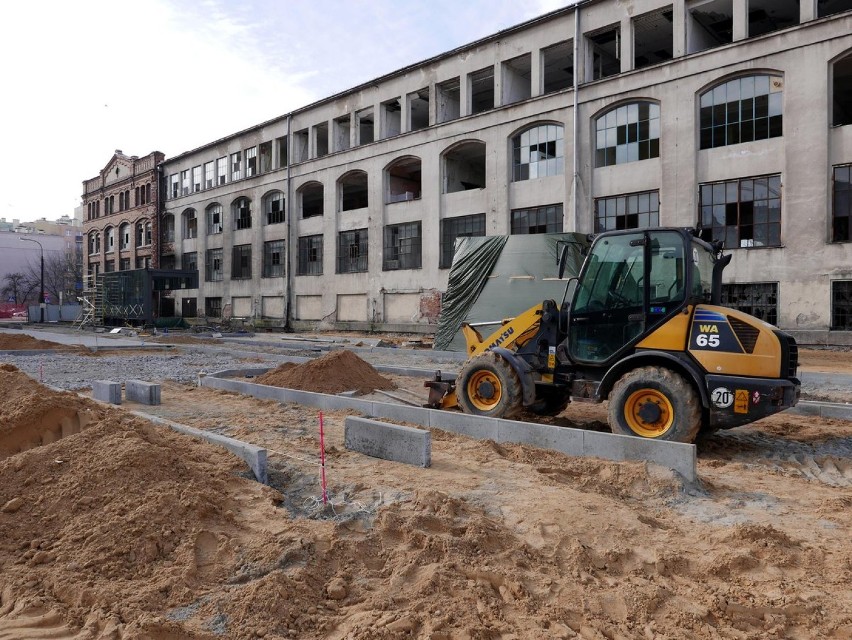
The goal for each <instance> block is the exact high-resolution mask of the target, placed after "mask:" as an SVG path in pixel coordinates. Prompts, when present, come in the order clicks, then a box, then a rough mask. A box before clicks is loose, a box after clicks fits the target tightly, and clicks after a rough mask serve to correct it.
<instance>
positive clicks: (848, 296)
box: [831, 280, 852, 331]
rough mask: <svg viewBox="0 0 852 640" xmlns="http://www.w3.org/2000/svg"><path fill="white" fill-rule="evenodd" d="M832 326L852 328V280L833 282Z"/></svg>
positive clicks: (845, 328) (833, 327)
mask: <svg viewBox="0 0 852 640" xmlns="http://www.w3.org/2000/svg"><path fill="white" fill-rule="evenodd" d="M831 328H832V329H835V330H837V331H850V330H852V280H836V281H834V282H832V283H831Z"/></svg>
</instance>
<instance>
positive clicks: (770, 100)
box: [699, 75, 784, 149]
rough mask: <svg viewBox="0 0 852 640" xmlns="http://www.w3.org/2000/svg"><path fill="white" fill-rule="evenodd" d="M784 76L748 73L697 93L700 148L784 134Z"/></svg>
mask: <svg viewBox="0 0 852 640" xmlns="http://www.w3.org/2000/svg"><path fill="white" fill-rule="evenodd" d="M783 92H784V79H783V78H782V77H781V76H768V75H760V76H747V77H744V78H735V79H734V80H730V81H728V82H725V83H722V84H720V85H717V86H716V87H714V88H713V89H710V90H708V91H706V92H705V93H703V94H702V95H701V96H700V104H701V109H700V112H699V120H700V128H701V134H700V136H699V139H700V143H701V148H702V149H709V148H713V147H723V146H726V145H729V144H738V143H741V142H753V141H755V140H765V139H767V138H776V137H779V136H781V135H782V134H783V130H782V112H783V104H784V93H783Z"/></svg>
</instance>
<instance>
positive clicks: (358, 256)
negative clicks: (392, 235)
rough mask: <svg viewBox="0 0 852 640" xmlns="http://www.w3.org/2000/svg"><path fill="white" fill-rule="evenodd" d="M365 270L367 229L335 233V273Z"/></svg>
mask: <svg viewBox="0 0 852 640" xmlns="http://www.w3.org/2000/svg"><path fill="white" fill-rule="evenodd" d="M366 270H367V230H366V229H354V230H352V231H341V232H340V233H338V234H337V273H357V272H363V271H366Z"/></svg>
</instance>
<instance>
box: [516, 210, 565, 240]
mask: <svg viewBox="0 0 852 640" xmlns="http://www.w3.org/2000/svg"><path fill="white" fill-rule="evenodd" d="M511 233H512V235H518V234H525V235H526V234H534V233H562V205H561V204H552V205H548V206H545V207H534V208H532V209H515V210H514V211H512V231H511Z"/></svg>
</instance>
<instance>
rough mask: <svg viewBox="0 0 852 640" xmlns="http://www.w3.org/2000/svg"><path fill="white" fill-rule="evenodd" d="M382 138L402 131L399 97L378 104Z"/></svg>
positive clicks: (396, 134)
mask: <svg viewBox="0 0 852 640" xmlns="http://www.w3.org/2000/svg"><path fill="white" fill-rule="evenodd" d="M379 114H380V115H381V123H380V124H381V131H382V138H391V137H393V136H398V135H399V134H400V133H402V102H401V101H400V99H399V98H394V99H393V100H388V101H386V102H383V103H382V104H381V105H379Z"/></svg>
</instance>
